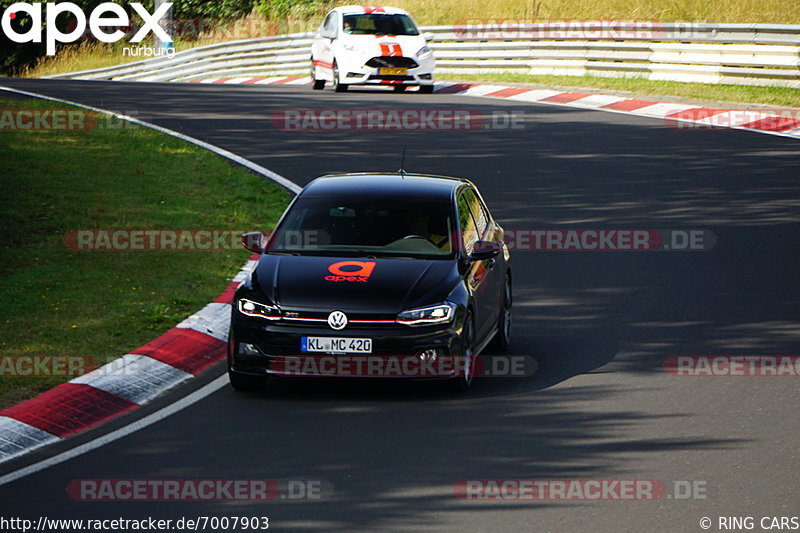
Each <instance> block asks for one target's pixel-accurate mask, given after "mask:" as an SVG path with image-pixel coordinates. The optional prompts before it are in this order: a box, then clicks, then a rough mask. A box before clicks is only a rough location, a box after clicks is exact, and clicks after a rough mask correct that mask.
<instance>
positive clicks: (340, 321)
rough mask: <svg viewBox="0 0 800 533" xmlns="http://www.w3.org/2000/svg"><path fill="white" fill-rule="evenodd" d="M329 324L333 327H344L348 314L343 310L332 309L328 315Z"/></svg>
mask: <svg viewBox="0 0 800 533" xmlns="http://www.w3.org/2000/svg"><path fill="white" fill-rule="evenodd" d="M328 325H329V326H330V327H331V328H332V329H344V327H345V326H346V325H347V315H346V314H344V313H342V312H341V311H331V314H329V315H328Z"/></svg>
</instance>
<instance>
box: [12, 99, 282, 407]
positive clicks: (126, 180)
mask: <svg viewBox="0 0 800 533" xmlns="http://www.w3.org/2000/svg"><path fill="white" fill-rule="evenodd" d="M0 109H2V110H12V109H17V110H19V109H22V110H44V109H50V110H55V109H73V110H74V109H75V108H72V107H70V106H66V105H63V104H58V103H53V102H45V101H38V100H28V99H5V98H0ZM101 123H102V124H106V125H108V124H112V125H113V123H103V122H102V121H100V122H98V125H100V124H101ZM0 153H2V154H3V156H4V158H3V159H4V165H3V166H2V170H0V187H2V190H3V191H6V193H5V194H3V195H2V197H0V217H1V218H2V220H3V221H4V224H3V225H2V226H0V301H2V302H3V305H2V306H0V361H2V357H1V356H5V355H8V356H14V355H27V356H31V355H44V356H47V355H51V356H52V355H58V356H89V357H92V358H94V359H96V360H99V361H100V362H105V361H107V360H110V359H113V358H116V357H119V356H121V355H122V354H125V353H128V352H130V351H131V350H133V349H135V348H137V347H138V346H141V345H142V344H144V343H146V342H148V341H150V340H152V339H153V338H155V337H156V336H158V335H160V334H161V333H163V332H165V331H167V330H168V329H170V328H171V327H173V326H174V325H175V324H176V323H178V322H179V321H180V320H182V319H183V318H185V317H187V316H188V315H190V314H192V313H194V312H196V311H197V310H199V309H200V308H202V307H203V306H204V305H205V304H206V303H208V302H209V301H211V300H213V299H214V298H215V297H216V296H217V295H218V294H219V293H220V292H221V291H222V290H223V289H224V288H225V286H226V285H227V283H228V280H229V279H230V278H231V277H232V276H233V275H234V274H235V273H236V272H237V270H238V269H239V268H240V267H241V265H242V263H243V262H244V261H245V260H246V259H247V257H248V255H249V252H247V251H245V250H243V249H241V248H238V249H237V248H234V249H230V250H224V251H71V250H70V249H68V248H67V247H66V245H65V234H66V232H67V231H69V230H76V229H98V228H119V229H162V230H163V229H188V228H194V229H236V230H247V229H257V230H261V229H269V228H271V227H272V225H273V224H274V222H275V221H276V220H277V217H278V216H279V215H280V213H281V212H282V211H283V209H284V207H285V206H286V205H287V202H288V200H289V198H290V197H289V193H287V192H286V191H285V190H284V189H282V188H280V187H279V186H277V185H275V184H272V183H270V182H268V181H266V180H264V179H263V178H261V177H259V176H256V175H254V174H252V173H250V172H248V171H247V170H245V169H243V168H241V167H239V166H236V165H232V164H230V163H229V162H227V161H226V160H224V159H222V158H220V157H217V156H215V155H213V154H211V153H210V152H207V151H205V150H203V149H201V148H198V147H196V146H194V145H191V144H189V143H186V142H184V141H181V140H178V139H175V138H173V137H170V136H167V135H163V134H161V133H158V132H154V131H152V130H149V129H147V128H142V127H138V126H134V125H130V124H126V125H125V127H124V128H122V129H119V128H117V129H112V128H101V127H97V128H94V129H89V130H85V131H72V132H64V131H31V130H26V131H8V130H0ZM68 379H70V378H69V377H9V376H8V375H0V407H5V406H8V405H11V404H13V403H16V402H18V401H20V400H23V399H25V398H28V397H31V396H34V395H36V394H37V393H39V392H41V391H43V390H46V389H48V388H50V387H52V386H54V385H55V384H57V383H60V382H63V381H67V380H68Z"/></svg>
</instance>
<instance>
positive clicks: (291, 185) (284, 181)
mask: <svg viewBox="0 0 800 533" xmlns="http://www.w3.org/2000/svg"><path fill="white" fill-rule="evenodd" d="M0 90H1V91H8V92H11V93H16V94H22V95H25V96H31V97H33V98H41V99H42V100H50V101H51V102H60V103H63V104H69V105H73V106H76V107H81V108H83V109H88V110H90V111H94V112H96V113H105V114H107V115H111V116H113V117H115V118H118V119H121V120H127V121H128V122H132V123H133V124H138V125H140V126H144V127H145V128H150V129H153V130H156V131H160V132H161V133H166V134H167V135H171V136H173V137H176V138H178V139H181V140H182V141H186V142H189V143H192V144H194V145H196V146H199V147H200V148H205V149H206V150H208V151H210V152H213V153H215V154H217V155H219V156H222V157H224V158H226V159H230V160H231V161H233V162H235V163H238V164H239V165H242V166H243V167H245V168H248V169H250V170H252V171H253V172H255V173H257V174H261V175H263V176H264V177H266V178H269V179H270V180H272V181H274V182H275V183H277V184H278V185H281V186H282V187H285V188H286V189H288V190H290V191H292V192H293V193H295V194H297V193H299V192H300V191H301V190H302V187H300V186H299V185H297V184H296V183H295V182H293V181H291V180H290V179H288V178H284V177H283V176H281V175H280V174H278V173H276V172H273V171H271V170H269V169H268V168H264V167H262V166H261V165H256V164H255V163H253V162H252V161H248V160H247V159H245V158H244V157H241V156H238V155H236V154H234V153H233V152H230V151H228V150H225V149H224V148H220V147H219V146H215V145H213V144H210V143H207V142H205V141H201V140H200V139H195V138H194V137H189V136H188V135H184V134H183V133H178V132H177V131H173V130H170V129H168V128H163V127H161V126H157V125H155V124H152V123H150V122H145V121H144V120H139V119H137V118H133V117H129V116H127V115H120V114H119V113H114V112H113V111H109V110H107V109H100V108H99V107H93V106H89V105H84V104H79V103H77V102H72V101H70V100H63V99H61V98H54V97H52V96H47V95H44V94H38V93H32V92H28V91H21V90H19V89H12V88H11V87H5V86H0Z"/></svg>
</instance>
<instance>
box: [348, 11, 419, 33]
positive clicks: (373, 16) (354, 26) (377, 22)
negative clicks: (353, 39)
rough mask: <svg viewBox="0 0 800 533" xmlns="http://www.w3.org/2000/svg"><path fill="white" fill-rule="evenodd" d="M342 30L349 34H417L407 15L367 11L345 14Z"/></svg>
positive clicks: (412, 22)
mask: <svg viewBox="0 0 800 533" xmlns="http://www.w3.org/2000/svg"><path fill="white" fill-rule="evenodd" d="M343 25H344V32H345V33H349V34H351V35H419V31H418V30H417V27H416V26H415V25H414V21H413V20H411V17H409V16H408V15H389V14H386V13H369V14H353V15H345V16H344V19H343Z"/></svg>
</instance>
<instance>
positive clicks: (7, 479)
mask: <svg viewBox="0 0 800 533" xmlns="http://www.w3.org/2000/svg"><path fill="white" fill-rule="evenodd" d="M227 383H228V376H226V375H222V376H220V377H218V378H217V379H215V380H214V381H212V382H211V383H207V384H206V385H204V386H203V387H201V388H199V389H197V390H196V391H194V392H193V393H191V394H189V395H188V396H184V397H183V398H181V399H180V400H178V401H176V402H175V403H173V404H170V405H168V406H166V407H164V408H162V409H160V410H158V411H156V412H154V413H150V414H149V415H147V416H145V417H144V418H141V419H139V420H137V421H135V422H132V423H131V424H128V425H127V426H124V427H121V428H119V429H117V430H114V431H112V432H111V433H107V434H105V435H102V436H100V437H97V438H96V439H94V440H91V441H89V442H85V443H83V444H81V445H80V446H76V447H75V448H71V449H69V450H67V451H65V452H62V453H60V454H58V455H55V456H53V457H48V458H47V459H44V460H42V461H39V462H38V463H33V464H32V465H28V466H26V467H23V468H20V469H19V470H15V471H13V472H9V473H8V474H6V475H4V476H3V477H0V486H2V485H7V484H8V483H11V482H12V481H16V480H18V479H22V478H24V477H26V476H29V475H31V474H35V473H36V472H40V471H42V470H44V469H46V468H49V467H51V466H54V465H57V464H60V463H63V462H65V461H69V460H70V459H74V458H75V457H78V456H79V455H83V454H84V453H86V452H90V451H92V450H95V449H97V448H100V447H101V446H105V445H106V444H109V443H111V442H114V441H115V440H119V439H121V438H123V437H126V436H128V435H130V434H131V433H135V432H136V431H139V430H140V429H144V428H146V427H147V426H151V425H153V424H155V423H156V422H160V421H161V420H163V419H165V418H167V417H168V416H170V415H173V414H175V413H177V412H178V411H181V410H183V409H185V408H187V407H189V406H191V405H192V404H195V403H197V402H199V401H200V400H202V399H203V398H205V397H206V396H209V395H211V394H213V393H215V392H216V391H218V390H219V389H221V388H222V387H224V386H225V385H226V384H227Z"/></svg>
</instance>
